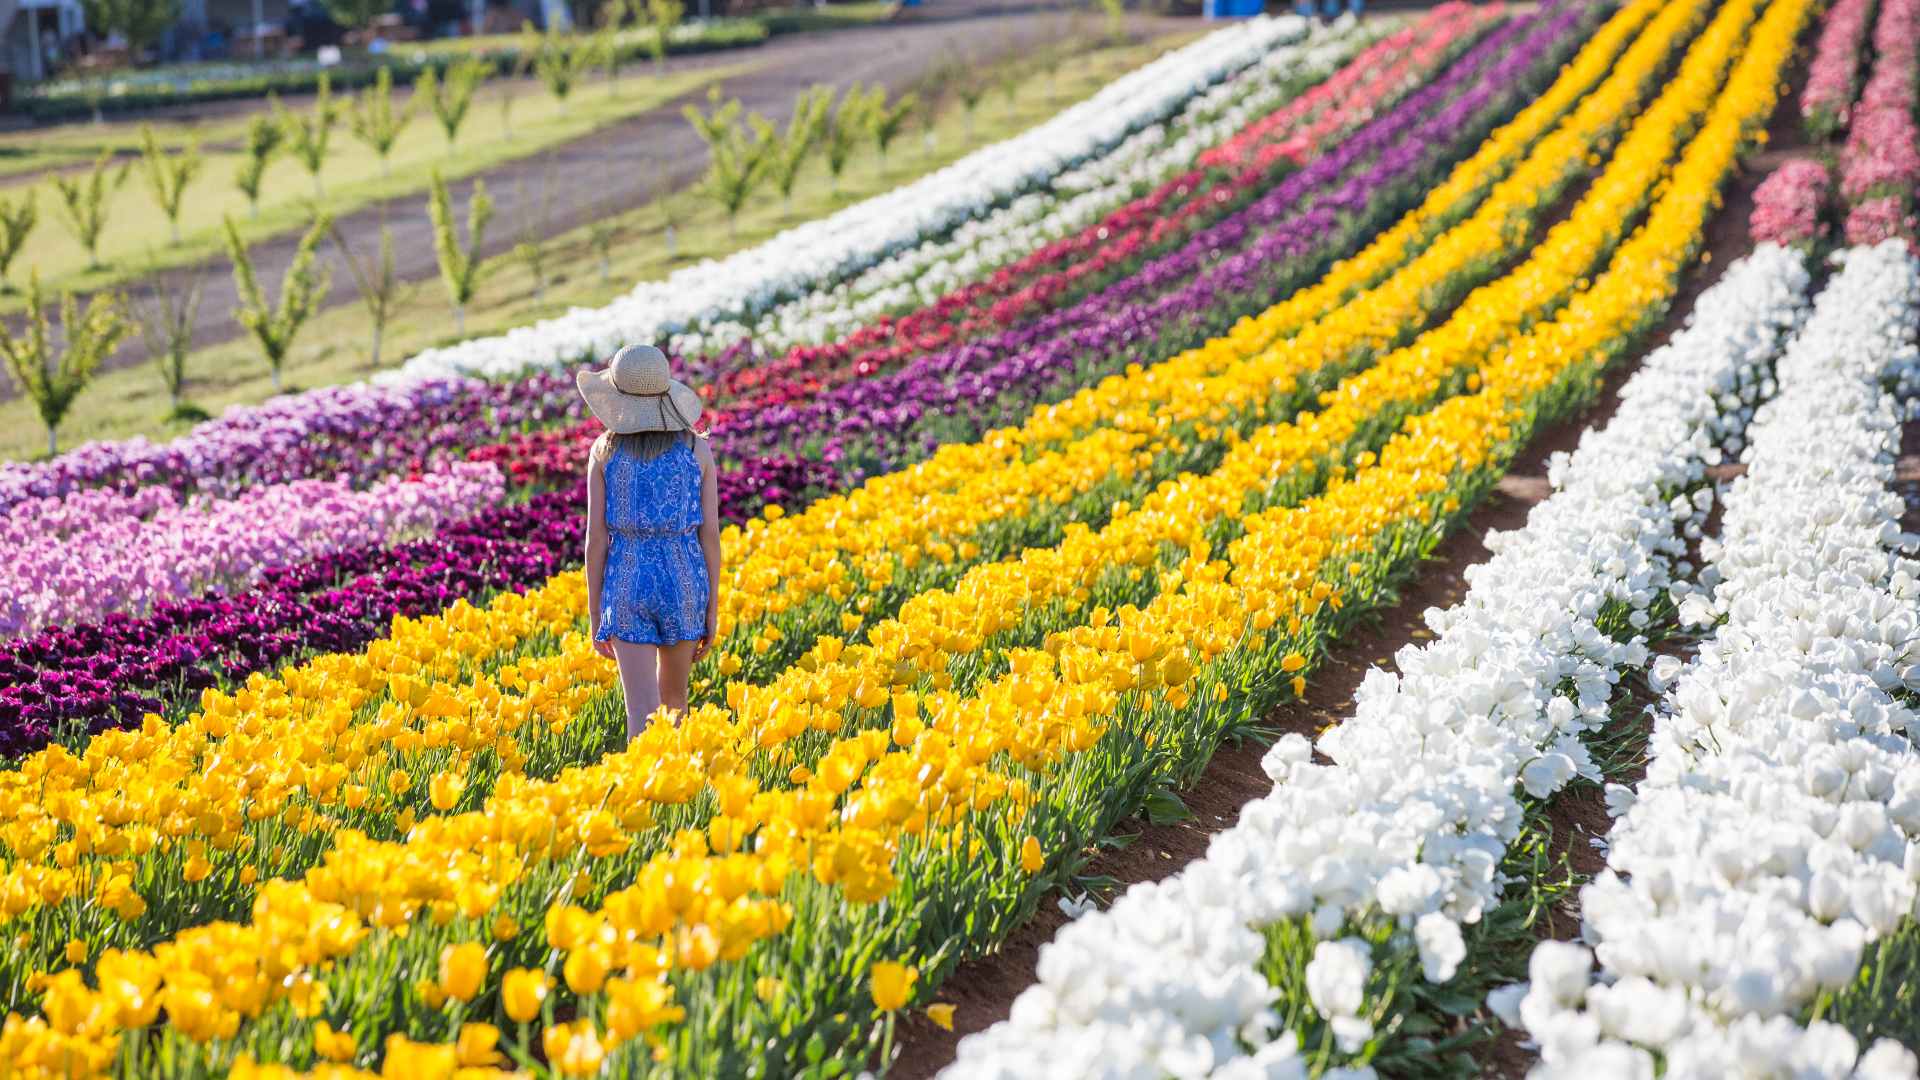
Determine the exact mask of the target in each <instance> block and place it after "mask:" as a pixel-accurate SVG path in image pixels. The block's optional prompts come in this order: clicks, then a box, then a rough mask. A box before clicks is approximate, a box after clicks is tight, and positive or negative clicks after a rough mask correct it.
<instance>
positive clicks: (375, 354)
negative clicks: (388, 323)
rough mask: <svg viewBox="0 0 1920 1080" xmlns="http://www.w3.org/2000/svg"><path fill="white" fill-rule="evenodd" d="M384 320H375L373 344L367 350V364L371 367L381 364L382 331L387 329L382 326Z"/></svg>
mask: <svg viewBox="0 0 1920 1080" xmlns="http://www.w3.org/2000/svg"><path fill="white" fill-rule="evenodd" d="M383 321H384V320H380V319H375V320H374V321H373V346H372V347H371V348H370V349H368V350H367V366H368V367H370V368H377V367H379V366H380V331H381V330H383V329H385V327H384V326H382V322H383Z"/></svg>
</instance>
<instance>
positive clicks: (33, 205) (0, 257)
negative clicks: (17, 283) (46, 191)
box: [0, 188, 40, 291]
mask: <svg viewBox="0 0 1920 1080" xmlns="http://www.w3.org/2000/svg"><path fill="white" fill-rule="evenodd" d="M39 220H40V204H39V201H38V196H37V194H36V193H35V191H34V189H33V188H27V189H25V190H24V191H22V192H21V193H20V197H19V198H18V199H9V198H7V197H6V196H5V195H0V291H6V290H10V289H11V288H12V286H10V285H8V284H7V282H6V277H7V268H8V267H9V266H12V265H13V260H14V259H15V258H16V257H18V256H19V254H20V249H21V248H23V247H25V246H26V244H27V234H28V233H31V232H32V231H33V227H34V225H35V224H36V223H38V222H39Z"/></svg>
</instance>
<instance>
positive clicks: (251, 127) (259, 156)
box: [233, 94, 287, 218]
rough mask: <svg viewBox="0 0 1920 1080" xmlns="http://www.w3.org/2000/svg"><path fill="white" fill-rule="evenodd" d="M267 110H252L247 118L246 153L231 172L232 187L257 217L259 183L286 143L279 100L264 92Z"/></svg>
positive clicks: (258, 213) (264, 177)
mask: <svg viewBox="0 0 1920 1080" xmlns="http://www.w3.org/2000/svg"><path fill="white" fill-rule="evenodd" d="M267 106H268V111H267V112H264V113H254V114H253V116H252V117H251V118H249V119H248V120H247V143H246V156H245V157H244V158H242V159H240V166H239V168H237V169H235V170H234V172H233V186H235V187H237V188H239V189H240V193H241V194H242V195H245V196H246V197H247V205H248V206H249V207H250V208H251V211H252V216H253V217H255V218H258V217H259V216H260V185H261V182H262V181H263V180H265V179H266V176H267V166H268V165H271V164H273V159H274V157H275V156H276V155H278V154H279V153H280V151H281V149H282V148H283V147H285V146H286V142H287V129H286V126H285V125H284V124H282V123H281V122H280V121H279V119H278V117H279V115H280V111H281V109H280V99H279V97H278V96H277V95H274V94H268V95H267Z"/></svg>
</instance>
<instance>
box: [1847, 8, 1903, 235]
mask: <svg viewBox="0 0 1920 1080" xmlns="http://www.w3.org/2000/svg"><path fill="white" fill-rule="evenodd" d="M1873 50H1874V58H1873V74H1872V75H1870V76H1869V77H1868V78H1867V86H1866V89H1865V90H1863V91H1862V92H1861V94H1860V103H1859V105H1858V106H1856V107H1855V108H1854V110H1853V119H1852V122H1851V123H1850V124H1849V125H1848V127H1847V141H1846V145H1845V146H1844V147H1842V149H1841V151H1840V194H1841V196H1842V197H1843V198H1845V199H1846V200H1847V202H1848V203H1849V204H1851V209H1850V210H1848V212H1847V222H1846V233H1845V235H1846V239H1847V243H1849V244H1857V245H1871V244H1877V243H1879V242H1881V241H1883V240H1889V239H1900V240H1904V241H1906V243H1907V245H1908V246H1909V247H1911V248H1913V249H1914V250H1915V251H1920V218H1916V216H1915V208H1914V199H1915V194H1914V193H1915V191H1916V190H1920V124H1916V123H1915V121H1914V110H1915V109H1916V108H1920V0H1883V2H1882V4H1881V5H1880V18H1879V20H1878V21H1877V22H1876V23H1875V24H1874V28H1873Z"/></svg>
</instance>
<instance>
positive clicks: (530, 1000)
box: [500, 968, 547, 1024]
mask: <svg viewBox="0 0 1920 1080" xmlns="http://www.w3.org/2000/svg"><path fill="white" fill-rule="evenodd" d="M546 1000H547V973H546V972H544V971H531V970H528V969H527V968H514V969H513V970H511V971H509V972H507V973H506V975H505V976H504V977H502V978H501V980H500V1003H501V1005H502V1006H504V1007H505V1008H506V1010H507V1016H509V1017H510V1018H512V1019H513V1021H514V1022H515V1023H519V1024H525V1023H528V1022H530V1021H532V1020H533V1018H534V1017H536V1016H539V1015H540V1004H541V1002H544V1001H546Z"/></svg>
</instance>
